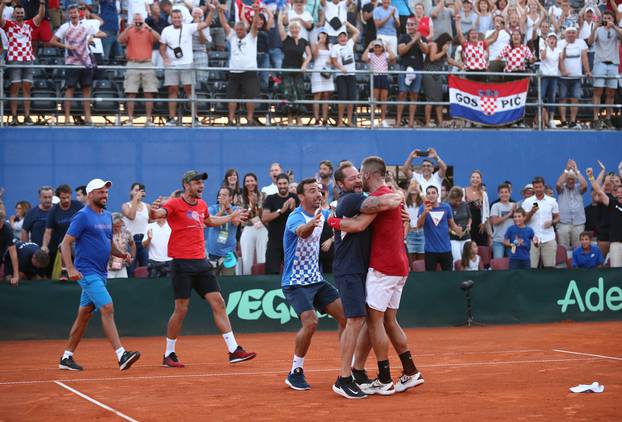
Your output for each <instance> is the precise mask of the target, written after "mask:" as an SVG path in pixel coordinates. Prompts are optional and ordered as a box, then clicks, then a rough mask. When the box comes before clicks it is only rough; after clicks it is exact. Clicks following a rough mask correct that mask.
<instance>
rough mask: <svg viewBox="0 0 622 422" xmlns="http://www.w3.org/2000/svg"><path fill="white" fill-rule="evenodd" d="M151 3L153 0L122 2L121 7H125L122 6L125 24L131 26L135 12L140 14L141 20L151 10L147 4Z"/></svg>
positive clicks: (145, 17) (128, 0)
mask: <svg viewBox="0 0 622 422" xmlns="http://www.w3.org/2000/svg"><path fill="white" fill-rule="evenodd" d="M151 3H153V0H127V2H123V3H122V8H123V7H124V6H125V7H127V8H123V11H122V13H123V15H124V20H125V21H126V22H125V25H126V26H131V25H132V24H133V23H134V22H133V21H134V19H135V18H136V14H137V13H138V14H140V15H141V16H142V18H143V19H142V20H143V22H144V21H145V19H147V17H148V16H149V14H150V13H151V10H150V9H149V5H150V4H151Z"/></svg>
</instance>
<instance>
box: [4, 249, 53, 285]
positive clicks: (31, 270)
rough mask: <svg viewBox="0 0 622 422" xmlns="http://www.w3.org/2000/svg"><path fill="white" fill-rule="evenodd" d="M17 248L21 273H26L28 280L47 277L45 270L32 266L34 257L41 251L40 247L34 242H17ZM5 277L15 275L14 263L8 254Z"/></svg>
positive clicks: (5, 260)
mask: <svg viewBox="0 0 622 422" xmlns="http://www.w3.org/2000/svg"><path fill="white" fill-rule="evenodd" d="M15 248H16V250H17V262H18V265H19V272H20V273H24V275H25V276H26V278H27V279H31V278H33V277H34V276H40V277H45V268H37V267H35V266H34V265H32V256H33V255H34V254H35V252H37V251H38V250H39V249H41V247H40V246H39V245H37V244H36V243H32V242H26V243H23V242H16V243H15ZM4 275H5V276H12V275H13V263H12V262H11V257H10V256H9V254H6V257H5V259H4Z"/></svg>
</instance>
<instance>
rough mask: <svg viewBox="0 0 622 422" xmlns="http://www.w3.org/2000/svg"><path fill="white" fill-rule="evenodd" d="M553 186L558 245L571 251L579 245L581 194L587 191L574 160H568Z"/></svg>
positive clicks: (582, 217)
mask: <svg viewBox="0 0 622 422" xmlns="http://www.w3.org/2000/svg"><path fill="white" fill-rule="evenodd" d="M577 182H578V184H577ZM555 187H556V189H557V202H558V204H559V224H558V225H557V236H558V238H559V243H560V245H562V246H563V247H564V248H566V250H567V251H571V250H573V249H574V248H577V247H579V235H580V234H581V233H582V232H583V231H584V230H585V209H584V208H583V194H584V193H585V192H586V191H587V182H586V181H585V179H584V178H583V176H582V175H581V172H580V171H579V168H578V167H577V163H576V162H575V161H574V160H568V163H567V164H566V168H565V169H564V171H563V172H562V174H561V175H560V176H559V178H558V179H557V183H556V184H555Z"/></svg>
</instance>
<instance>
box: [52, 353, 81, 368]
mask: <svg viewBox="0 0 622 422" xmlns="http://www.w3.org/2000/svg"><path fill="white" fill-rule="evenodd" d="M58 369H65V370H67V371H81V370H82V369H84V368H82V367H81V366H80V365H78V364H77V363H76V361H75V360H73V356H69V357H68V358H65V359H63V358H60V363H59V364H58Z"/></svg>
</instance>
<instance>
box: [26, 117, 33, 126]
mask: <svg viewBox="0 0 622 422" xmlns="http://www.w3.org/2000/svg"><path fill="white" fill-rule="evenodd" d="M34 124H35V122H34V121H33V120H32V119H31V118H30V116H26V117H24V125H26V126H32V125H34Z"/></svg>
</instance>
